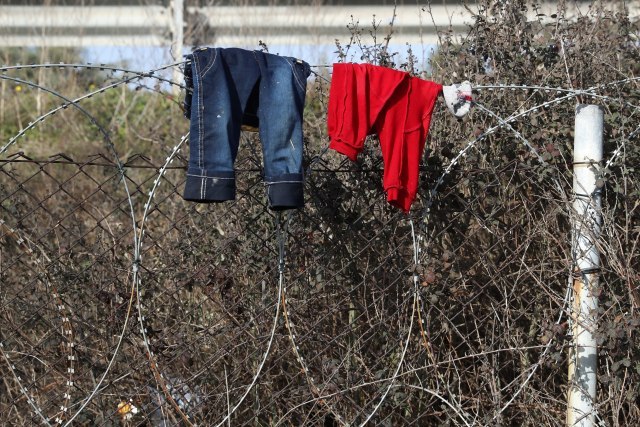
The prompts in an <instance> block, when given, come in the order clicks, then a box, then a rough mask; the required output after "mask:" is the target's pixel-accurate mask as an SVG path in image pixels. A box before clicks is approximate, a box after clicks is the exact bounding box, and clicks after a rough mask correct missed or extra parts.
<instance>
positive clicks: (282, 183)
mask: <svg viewBox="0 0 640 427" xmlns="http://www.w3.org/2000/svg"><path fill="white" fill-rule="evenodd" d="M264 183H265V185H266V186H267V197H268V198H269V208H270V209H271V210H275V211H280V210H286V209H299V208H301V207H303V206H304V195H303V186H304V183H303V179H302V174H298V173H292V174H284V175H279V176H265V178H264Z"/></svg>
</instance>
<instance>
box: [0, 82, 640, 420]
mask: <svg viewBox="0 0 640 427" xmlns="http://www.w3.org/2000/svg"><path fill="white" fill-rule="evenodd" d="M141 76H142V74H141V75H138V77H141ZM145 76H146V74H145ZM14 83H15V82H14ZM313 89H315V91H316V92H317V97H315V98H314V102H316V104H314V105H311V106H308V108H307V110H310V111H311V113H310V114H309V115H308V117H306V122H305V126H306V128H305V129H306V131H305V132H306V133H305V137H306V154H305V155H306V167H307V173H306V182H305V192H306V202H307V205H306V207H305V208H304V209H302V210H299V211H292V212H284V213H277V212H272V211H270V210H269V209H268V208H267V205H266V197H265V190H264V187H263V183H262V182H263V181H262V178H261V176H260V170H261V162H262V159H261V154H260V150H259V148H258V147H259V144H260V142H259V140H258V138H257V136H256V135H255V134H250V133H244V134H243V136H242V138H243V140H242V143H241V150H240V153H239V156H238V161H237V163H236V168H237V176H238V179H237V181H238V186H239V188H238V198H237V200H236V201H234V202H228V203H224V204H193V203H188V202H185V201H183V200H182V198H181V196H180V193H181V191H182V187H183V184H184V180H185V169H186V160H185V157H186V155H187V154H186V153H187V148H186V146H185V145H186V143H184V140H183V142H182V143H181V144H180V143H179V144H178V145H177V146H176V148H174V149H170V148H167V147H168V146H170V145H174V144H176V143H177V141H179V137H176V136H175V135H174V139H173V140H172V141H170V142H169V143H167V142H164V143H163V144H161V147H160V148H157V147H156V148H154V149H153V150H151V149H149V150H146V151H144V152H138V151H137V150H136V149H135V148H133V149H132V148H131V147H126V146H125V147H123V146H119V145H117V144H116V145H109V146H108V147H107V148H100V147H101V144H102V143H95V142H89V143H88V144H89V145H90V146H91V147H93V148H91V149H94V148H95V152H99V154H96V155H82V158H79V157H78V156H77V155H75V154H73V153H67V154H55V153H51V152H47V150H46V149H42V150H40V151H39V152H38V154H39V156H38V157H36V156H34V155H32V154H29V153H28V152H23V151H20V149H21V144H23V143H24V144H29V143H30V140H29V137H28V134H27V133H24V132H23V130H19V131H17V132H16V133H17V134H18V135H19V136H20V138H18V139H16V140H14V139H11V140H10V141H11V145H7V146H5V149H4V150H3V151H5V152H4V153H3V155H2V158H1V159H0V219H1V222H0V244H1V246H0V280H1V282H2V289H1V295H0V315H1V320H0V322H1V325H2V327H1V328H0V334H1V336H0V338H1V341H2V346H1V347H0V351H1V352H2V361H1V362H0V372H1V376H2V384H1V385H0V389H1V392H0V419H2V420H4V421H5V422H7V423H10V424H12V425H31V424H49V425H54V424H65V423H68V422H70V421H71V420H73V423H74V424H78V425H103V426H111V425H123V424H124V425H153V426H164V425H224V424H227V423H229V424H233V425H274V426H276V425H325V426H331V425H360V424H364V423H367V422H370V423H372V424H373V425H382V426H395V425H516V424H517V425H558V424H562V420H563V419H564V414H565V411H566V403H565V397H564V395H565V390H566V378H567V375H566V364H567V355H566V346H567V343H568V341H569V340H570V338H571V337H570V336H569V333H570V328H569V326H568V313H569V310H570V296H571V295H570V290H571V287H570V284H571V281H572V272H573V267H574V262H573V255H572V253H571V226H570V220H571V217H572V215H573V214H572V212H571V209H570V202H571V200H572V197H573V195H572V193H571V179H572V178H571V160H570V159H571V157H570V154H567V153H568V150H566V149H562V148H557V147H556V146H555V145H551V146H536V147H533V146H532V145H531V144H529V142H528V141H529V139H528V138H529V137H530V136H531V135H533V134H534V133H535V132H538V131H539V129H540V126H541V125H542V124H537V123H535V122H534V121H535V120H543V118H544V116H543V114H549V116H548V117H549V118H550V117H551V114H556V113H558V112H561V113H558V114H564V115H567V114H572V111H573V108H574V103H575V100H573V99H572V98H570V97H566V96H565V93H564V92H561V91H552V92H551V93H550V94H549V93H548V91H547V92H545V90H536V91H533V92H532V90H531V89H528V88H524V87H503V88H496V89H495V91H493V92H489V91H488V89H489V88H487V89H485V90H483V91H482V92H480V94H479V96H478V99H479V101H480V102H482V103H483V105H484V106H485V108H486V109H487V111H488V112H489V113H491V114H489V113H483V112H482V110H477V111H478V112H477V113H476V117H474V118H473V119H472V120H470V121H467V122H455V121H454V120H452V119H451V118H450V117H448V116H447V113H446V112H445V111H444V109H439V110H438V111H437V112H436V113H435V115H434V119H433V123H434V125H433V127H432V131H431V133H432V136H431V137H430V138H431V139H430V140H429V143H428V149H427V154H426V157H425V161H424V162H423V166H422V170H421V177H420V182H421V188H420V195H419V199H418V201H417V202H416V204H415V205H414V207H413V208H412V213H411V214H410V215H404V214H401V213H399V212H398V211H397V210H396V209H394V208H391V207H389V206H388V205H387V203H386V201H385V196H384V193H383V191H382V186H381V179H382V178H381V177H382V174H381V168H382V163H381V158H380V155H379V148H378V144H377V142H376V141H375V138H372V139H371V140H370V141H368V142H367V144H366V147H367V148H366V150H365V152H364V153H363V154H362V157H361V158H360V160H359V161H358V162H357V163H350V162H347V161H344V159H342V158H340V157H339V156H338V155H336V154H335V153H332V152H327V151H326V150H325V146H326V142H327V141H326V137H324V136H323V132H324V131H323V127H322V126H323V125H322V123H323V120H324V116H323V114H324V113H323V111H324V103H326V93H327V84H326V82H324V81H323V80H322V79H320V78H318V79H317V80H316V83H314V87H313V88H312V90H313ZM116 90H117V88H116ZM127 90H129V89H127ZM114 91H115V90H114ZM114 91H111V92H114ZM505 92H508V93H512V92H514V93H516V94H515V95H509V96H512V101H513V102H511V103H508V104H506V103H504V97H503V96H502V93H505ZM494 93H495V94H499V95H494ZM104 96H105V97H106V94H105V95H104ZM157 96H158V97H160V96H161V95H157ZM563 97H564V98H563ZM98 98H99V96H98ZM83 102H84V100H83ZM87 102H88V101H87ZM76 104H78V105H85V104H82V103H80V101H77V102H76ZM76 104H71V107H74V106H75V105H76ZM87 105H89V106H88V107H87V109H88V110H89V111H91V108H90V105H92V104H87ZM171 105H172V106H171V107H170V109H169V112H168V113H167V114H173V115H175V116H178V115H179V114H180V111H179V109H178V108H177V107H176V106H175V104H171ZM514 105H518V107H517V108H513V107H514ZM545 107H547V110H545V109H544V108H545ZM527 109H531V110H530V114H525V113H522V112H523V111H525V112H526V111H529V110H527ZM68 110H69V111H65V112H63V113H61V114H59V115H57V116H55V117H53V116H49V117H46V118H45V119H42V120H36V121H34V123H35V125H34V126H42V127H46V126H50V128H47V129H51V127H55V126H56V124H55V123H61V124H62V123H65V121H67V120H80V119H78V116H79V115H80V113H78V112H73V111H70V110H73V108H70V109H68ZM514 111H515V113H514ZM544 111H553V113H543V112H544ZM492 114H493V115H492ZM510 115H511V116H510ZM92 117H93V116H92ZM501 117H504V118H506V117H515V118H514V119H510V120H509V122H508V124H505V123H506V122H505V121H504V120H503V119H500V118H501ZM531 117H533V119H532V118H531ZM630 117H635V116H628V115H627V116H624V117H623V116H618V117H615V118H613V119H611V120H612V121H613V122H614V125H616V126H618V127H619V129H620V132H621V133H623V134H624V135H626V136H627V137H628V139H632V138H633V135H632V136H629V135H630V132H631V130H633V129H634V126H637V117H635V118H633V120H632V119H631V118H630ZM85 120H86V119H85ZM89 121H91V120H89ZM99 122H100V120H96V121H95V122H92V123H94V124H96V123H99ZM563 125H566V129H563V130H561V131H559V132H561V133H562V134H561V135H560V137H561V138H562V137H565V136H566V137H569V136H570V132H571V126H572V123H564V124H563ZM29 126H31V125H29ZM179 130H180V128H179V127H178V129H177V130H174V132H178V131H179ZM99 131H100V128H98V131H96V129H95V126H94V129H93V131H92V132H94V134H95V135H100V132H99ZM31 142H32V141H31ZM568 144H570V141H569V142H568ZM32 145H33V144H31V145H29V147H32ZM85 150H86V149H85ZM135 152H138V153H139V154H132V153H135ZM114 153H115V155H114ZM167 156H169V159H171V161H170V162H169V161H165V159H166V158H167ZM116 159H117V160H116ZM636 160H637V159H636ZM636 160H634V159H633V158H632V159H631V162H634V161H636ZM627 167H631V164H630V163H629V160H628V159H627V158H626V157H624V156H623V155H622V154H619V155H618V158H617V162H616V163H615V164H612V165H610V168H609V171H608V173H609V175H608V178H607V179H608V181H607V186H606V188H605V190H606V191H605V192H604V193H603V194H604V197H605V208H604V210H603V214H604V224H603V226H604V227H603V229H604V230H605V231H604V233H603V234H604V237H605V238H602V239H600V240H598V242H599V243H598V244H599V245H600V249H601V251H602V253H603V254H604V258H605V259H606V262H605V264H604V266H603V270H602V272H601V276H602V280H603V282H604V283H606V284H607V287H606V289H603V291H602V292H603V295H602V303H603V307H604V308H603V309H602V310H601V312H600V313H599V320H600V322H601V324H602V325H603V326H602V331H601V332H600V334H601V339H600V342H601V343H602V344H603V346H604V347H603V348H604V349H605V350H603V352H602V353H601V366H603V370H604V372H606V375H605V378H602V379H601V380H600V383H599V386H598V387H599V388H598V390H599V396H603V399H602V400H600V402H601V403H600V404H599V410H600V411H601V412H602V413H608V414H615V415H603V416H604V417H616V419H617V420H618V421H619V422H622V423H623V424H624V420H630V419H634V417H635V419H637V417H638V416H640V414H639V413H638V407H637V404H636V403H633V401H632V400H624V398H622V400H617V399H618V398H619V397H620V395H621V394H622V393H631V392H632V391H633V390H635V387H637V385H633V384H628V383H626V382H624V380H622V379H621V378H623V377H622V376H621V375H622V374H616V371H617V372H622V371H624V372H627V369H629V370H632V369H635V367H637V366H638V365H637V363H638V362H637V359H635V357H636V356H634V355H636V354H637V353H636V350H634V348H635V347H634V346H635V345H634V344H632V343H633V337H634V336H635V335H634V334H635V329H636V328H637V326H638V324H639V323H638V317H637V314H636V313H635V310H636V308H637V304H638V302H639V301H638V299H637V296H636V295H637V286H638V281H637V278H638V276H637V271H638V259H637V256H636V255H637V247H636V244H637V241H638V238H639V237H638V236H639V233H640V231H639V230H638V226H637V218H638V214H637V210H638V208H637V206H638V204H637V203H638V202H637V200H638V199H637V195H638V187H637V186H638V183H637V180H635V179H634V178H633V175H632V174H631V175H629V174H626V173H625V172H624V170H625V168H627ZM616 186H622V187H624V188H625V189H626V190H625V192H618V191H615V189H616V188H617V187H616ZM625 194H626V196H625ZM620 218H624V219H625V221H626V222H622V223H621V222H620ZM616 363H617V364H618V365H617V366H614V365H615V364H616ZM614 367H615V369H614ZM611 387H614V388H616V390H617V391H616V392H615V393H612V392H610V388H611ZM606 396H614V397H615V399H614V398H611V399H607V398H606Z"/></svg>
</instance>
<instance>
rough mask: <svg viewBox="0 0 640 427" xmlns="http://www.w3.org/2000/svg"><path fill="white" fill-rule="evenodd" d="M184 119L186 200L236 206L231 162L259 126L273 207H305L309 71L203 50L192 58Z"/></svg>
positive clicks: (259, 55)
mask: <svg viewBox="0 0 640 427" xmlns="http://www.w3.org/2000/svg"><path fill="white" fill-rule="evenodd" d="M188 59H190V60H191V65H190V66H187V67H186V70H185V81H186V84H187V87H188V88H193V93H192V94H190V93H189V91H187V97H186V98H185V115H187V117H188V118H190V119H191V124H190V137H189V147H190V154H189V168H188V170H187V182H186V185H185V189H184V199H185V200H191V201H195V202H205V203H206V202H221V201H225V200H233V199H235V194H236V181H235V171H234V167H233V165H234V162H235V160H236V156H237V154H238V144H239V142H240V127H241V125H249V126H251V127H258V128H259V132H260V140H261V141H262V155H263V164H264V181H265V184H266V188H267V196H268V199H269V207H270V208H271V209H274V210H282V209H292V208H300V207H302V206H303V205H304V198H303V193H302V188H303V175H302V148H303V142H302V112H303V109H304V100H305V95H306V87H307V77H309V74H310V72H311V70H310V68H309V64H307V63H306V62H304V61H300V60H297V59H295V58H290V57H285V56H278V55H272V54H269V53H263V52H259V51H248V50H244V49H236V48H229V49H223V48H202V49H198V50H196V51H195V52H193V54H191V55H189V57H188Z"/></svg>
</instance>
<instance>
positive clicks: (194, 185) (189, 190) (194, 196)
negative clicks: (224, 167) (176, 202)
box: [183, 169, 236, 203]
mask: <svg viewBox="0 0 640 427" xmlns="http://www.w3.org/2000/svg"><path fill="white" fill-rule="evenodd" d="M183 198H184V199H185V200H189V201H192V202H200V203H215V202H224V201H227V200H235V198H236V177H235V173H234V172H211V171H203V170H201V169H198V170H193V169H189V170H188V171H187V182H186V184H185V186H184V196H183Z"/></svg>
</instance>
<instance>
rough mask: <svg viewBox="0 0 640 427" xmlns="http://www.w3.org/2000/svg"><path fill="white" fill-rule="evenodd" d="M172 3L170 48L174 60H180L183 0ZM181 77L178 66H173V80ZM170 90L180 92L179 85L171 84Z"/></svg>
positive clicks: (182, 38)
mask: <svg viewBox="0 0 640 427" xmlns="http://www.w3.org/2000/svg"><path fill="white" fill-rule="evenodd" d="M172 4H173V11H172V12H173V15H172V16H173V20H172V21H171V22H172V27H173V28H171V30H172V31H171V33H172V35H173V41H172V44H171V50H172V52H173V59H174V61H176V62H177V61H181V60H182V44H183V40H184V34H183V31H184V27H183V26H184V22H183V21H184V0H172ZM181 79H182V74H181V72H180V69H179V68H178V67H174V68H173V81H174V82H176V83H179V82H180V81H181ZM172 91H173V94H174V95H175V96H178V95H179V94H180V87H179V86H175V85H173V86H172Z"/></svg>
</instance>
